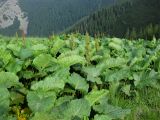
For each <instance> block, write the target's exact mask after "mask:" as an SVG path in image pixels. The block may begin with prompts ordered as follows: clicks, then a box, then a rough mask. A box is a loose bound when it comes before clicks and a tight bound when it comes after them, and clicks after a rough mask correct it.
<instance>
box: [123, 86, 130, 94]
mask: <svg viewBox="0 0 160 120" xmlns="http://www.w3.org/2000/svg"><path fill="white" fill-rule="evenodd" d="M130 88H131V85H125V86H123V87H122V91H123V92H124V93H125V94H126V95H128V96H130Z"/></svg>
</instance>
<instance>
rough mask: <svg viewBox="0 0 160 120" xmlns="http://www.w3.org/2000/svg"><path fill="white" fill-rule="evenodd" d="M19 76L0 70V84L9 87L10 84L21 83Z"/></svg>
mask: <svg viewBox="0 0 160 120" xmlns="http://www.w3.org/2000/svg"><path fill="white" fill-rule="evenodd" d="M18 80H19V78H18V77H17V76H16V75H15V74H14V73H10V72H0V86H1V87H6V88H10V87H11V86H17V85H21V84H20V83H19V81H18Z"/></svg>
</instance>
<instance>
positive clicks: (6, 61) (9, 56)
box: [0, 48, 12, 66]
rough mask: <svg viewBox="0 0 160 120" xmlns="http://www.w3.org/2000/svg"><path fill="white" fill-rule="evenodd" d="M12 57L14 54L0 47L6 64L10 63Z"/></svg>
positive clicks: (0, 54) (2, 58) (0, 56)
mask: <svg viewBox="0 0 160 120" xmlns="http://www.w3.org/2000/svg"><path fill="white" fill-rule="evenodd" d="M11 58H12V56H11V54H10V52H9V51H7V50H5V49H2V48H0V59H1V60H2V61H3V63H4V66H5V65H7V64H8V63H9V61H10V60H11Z"/></svg>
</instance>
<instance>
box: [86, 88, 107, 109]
mask: <svg viewBox="0 0 160 120" xmlns="http://www.w3.org/2000/svg"><path fill="white" fill-rule="evenodd" d="M107 94H108V90H104V89H102V90H93V91H91V92H90V93H88V95H86V96H85V99H86V100H88V102H89V103H90V106H93V105H94V104H95V103H97V102H99V101H100V100H101V99H102V98H103V97H105V96H106V95H107Z"/></svg>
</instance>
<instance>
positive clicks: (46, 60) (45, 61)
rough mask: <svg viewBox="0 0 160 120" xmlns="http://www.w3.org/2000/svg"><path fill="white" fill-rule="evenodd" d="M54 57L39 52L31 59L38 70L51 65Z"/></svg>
mask: <svg viewBox="0 0 160 120" xmlns="http://www.w3.org/2000/svg"><path fill="white" fill-rule="evenodd" d="M54 62H55V59H54V58H53V57H52V56H51V55H50V54H40V55H38V56H37V57H36V58H35V59H34V60H33V65H34V66H35V67H36V68H37V69H38V70H39V71H41V70H43V69H45V68H47V67H49V66H52V65H53V64H54Z"/></svg>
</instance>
